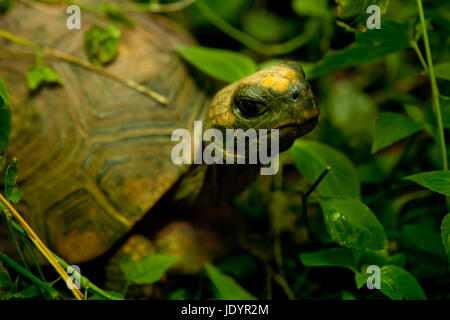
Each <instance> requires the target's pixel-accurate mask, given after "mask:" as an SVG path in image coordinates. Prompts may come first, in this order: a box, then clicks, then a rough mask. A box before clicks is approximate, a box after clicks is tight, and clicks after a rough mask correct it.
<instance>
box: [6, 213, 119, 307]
mask: <svg viewBox="0 0 450 320" xmlns="http://www.w3.org/2000/svg"><path fill="white" fill-rule="evenodd" d="M11 223H12V227H13V228H14V229H15V230H16V231H17V232H18V233H19V234H20V235H21V236H22V237H25V238H28V235H27V234H26V232H25V231H24V230H23V228H22V227H21V226H20V225H18V224H17V223H16V222H14V221H11ZM52 254H53V256H54V257H55V259H56V261H57V262H58V263H59V264H60V265H61V266H62V267H63V268H64V269H66V270H67V268H68V267H69V264H68V263H67V262H66V261H64V259H62V258H61V257H59V256H58V255H56V254H55V253H54V252H52ZM73 274H74V275H78V276H79V277H80V280H81V281H80V282H81V286H82V287H83V288H84V289H87V290H89V291H90V292H92V293H97V294H99V295H101V296H103V297H105V298H107V299H110V300H120V299H118V298H117V297H114V296H112V295H111V294H109V293H108V292H106V291H103V290H102V289H100V288H99V287H97V286H96V285H95V284H93V283H92V282H91V281H90V280H89V279H88V278H86V277H84V276H82V275H81V274H79V273H77V272H76V271H75V270H74V273H73ZM58 279H59V278H58ZM56 281H57V280H56ZM56 281H55V282H56Z"/></svg>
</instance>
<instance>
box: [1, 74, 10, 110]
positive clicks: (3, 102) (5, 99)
mask: <svg viewBox="0 0 450 320" xmlns="http://www.w3.org/2000/svg"><path fill="white" fill-rule="evenodd" d="M7 105H9V93H8V90H6V86H5V82H4V81H3V78H2V77H0V107H4V106H7Z"/></svg>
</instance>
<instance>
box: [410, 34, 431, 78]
mask: <svg viewBox="0 0 450 320" xmlns="http://www.w3.org/2000/svg"><path fill="white" fill-rule="evenodd" d="M411 47H412V48H413V49H414V51H415V52H416V54H417V57H418V58H419V60H420V63H421V64H422V67H423V69H424V70H425V72H428V66H427V63H426V62H425V59H424V58H423V55H422V52H420V49H419V45H418V44H417V42H416V41H415V40H413V41H411Z"/></svg>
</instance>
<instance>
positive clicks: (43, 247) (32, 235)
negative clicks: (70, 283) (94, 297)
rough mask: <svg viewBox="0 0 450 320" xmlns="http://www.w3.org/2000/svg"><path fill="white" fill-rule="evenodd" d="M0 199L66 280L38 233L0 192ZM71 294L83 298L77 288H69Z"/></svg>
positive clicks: (67, 277) (65, 279)
mask: <svg viewBox="0 0 450 320" xmlns="http://www.w3.org/2000/svg"><path fill="white" fill-rule="evenodd" d="M0 201H1V202H2V203H3V204H4V205H5V206H6V207H7V208H8V209H9V211H10V212H11V213H12V215H13V216H14V218H15V219H17V221H18V222H19V224H20V225H21V226H22V227H23V229H24V230H25V232H26V233H27V235H28V237H29V238H30V240H31V241H32V242H33V243H34V245H35V246H36V248H37V249H38V250H39V252H41V254H42V255H43V256H44V257H45V258H46V259H47V261H48V262H49V263H50V264H51V265H52V266H53V268H54V269H55V270H56V272H58V274H59V275H60V276H61V278H62V279H63V280H64V281H65V282H67V280H68V279H69V275H68V274H67V273H66V272H65V270H64V269H63V268H62V267H61V265H60V264H59V263H58V262H57V261H56V260H55V258H54V257H53V254H52V253H51V252H50V250H49V249H48V248H47V247H46V246H45V244H44V243H43V242H42V241H41V239H39V237H38V235H37V234H36V233H35V232H34V230H33V229H32V228H31V227H30V226H29V225H28V223H27V222H26V221H25V220H24V219H23V218H22V216H21V215H20V214H19V212H17V210H16V209H14V207H13V206H12V205H11V204H10V203H9V201H8V200H6V199H5V197H3V195H2V194H1V193H0ZM71 290H72V293H73V295H74V296H75V298H77V299H78V300H83V294H82V293H81V292H80V290H78V289H77V288H73V289H71Z"/></svg>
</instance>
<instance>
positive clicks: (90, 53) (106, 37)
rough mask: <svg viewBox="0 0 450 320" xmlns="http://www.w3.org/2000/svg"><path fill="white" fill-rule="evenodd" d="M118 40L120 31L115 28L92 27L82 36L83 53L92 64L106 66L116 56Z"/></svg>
mask: <svg viewBox="0 0 450 320" xmlns="http://www.w3.org/2000/svg"><path fill="white" fill-rule="evenodd" d="M119 40H120V30H119V29H117V28H116V27H115V26H113V25H110V26H108V27H106V28H103V27H100V26H92V27H91V28H90V29H89V30H87V31H86V32H85V34H84V51H85V52H86V55H87V57H88V59H89V61H91V62H92V63H94V64H98V65H106V64H108V63H109V62H111V61H112V60H114V58H115V57H116V56H117V48H118V46H119Z"/></svg>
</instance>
